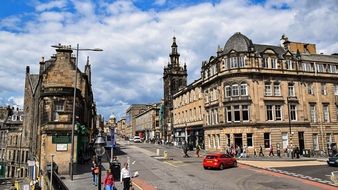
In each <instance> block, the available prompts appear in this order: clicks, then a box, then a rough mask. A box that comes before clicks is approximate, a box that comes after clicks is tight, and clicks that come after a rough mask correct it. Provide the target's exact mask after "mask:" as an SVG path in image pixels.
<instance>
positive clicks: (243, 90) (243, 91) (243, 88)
mask: <svg viewBox="0 0 338 190" xmlns="http://www.w3.org/2000/svg"><path fill="white" fill-rule="evenodd" d="M247 95H248V85H247V84H241V96H247Z"/></svg>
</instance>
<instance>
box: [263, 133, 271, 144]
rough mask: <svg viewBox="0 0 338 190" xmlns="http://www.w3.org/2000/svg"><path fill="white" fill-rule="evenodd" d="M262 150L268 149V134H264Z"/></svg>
mask: <svg viewBox="0 0 338 190" xmlns="http://www.w3.org/2000/svg"><path fill="white" fill-rule="evenodd" d="M264 148H270V133H264Z"/></svg>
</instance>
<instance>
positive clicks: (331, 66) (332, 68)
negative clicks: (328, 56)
mask: <svg viewBox="0 0 338 190" xmlns="http://www.w3.org/2000/svg"><path fill="white" fill-rule="evenodd" d="M329 71H330V73H337V66H336V65H330V68H329Z"/></svg>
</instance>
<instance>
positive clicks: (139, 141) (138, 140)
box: [134, 136, 142, 143]
mask: <svg viewBox="0 0 338 190" xmlns="http://www.w3.org/2000/svg"><path fill="white" fill-rule="evenodd" d="M141 142H142V140H141V138H140V137H139V136H134V143H141Z"/></svg>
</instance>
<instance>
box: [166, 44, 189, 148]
mask: <svg viewBox="0 0 338 190" xmlns="http://www.w3.org/2000/svg"><path fill="white" fill-rule="evenodd" d="M177 47H178V46H177V44H176V38H175V37H173V43H172V45H171V53H170V55H169V56H170V62H169V63H168V65H167V66H166V67H164V72H163V84H164V86H163V89H164V94H163V96H164V101H163V138H164V141H172V137H173V134H172V133H173V123H172V122H173V121H172V120H173V115H172V110H173V95H174V94H175V93H176V92H178V91H179V90H180V89H181V88H183V87H186V86H187V76H188V74H187V66H186V64H184V66H183V67H182V66H181V65H180V54H179V53H178V51H177Z"/></svg>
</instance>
